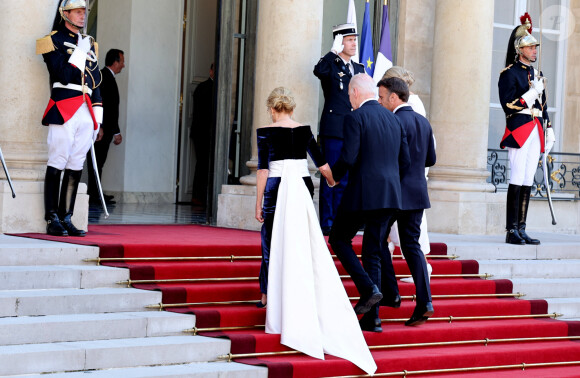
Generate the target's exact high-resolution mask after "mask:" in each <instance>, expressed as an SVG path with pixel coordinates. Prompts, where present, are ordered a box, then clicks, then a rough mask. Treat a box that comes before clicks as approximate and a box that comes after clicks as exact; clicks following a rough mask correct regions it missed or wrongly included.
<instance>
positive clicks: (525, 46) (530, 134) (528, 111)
mask: <svg viewBox="0 0 580 378" xmlns="http://www.w3.org/2000/svg"><path fill="white" fill-rule="evenodd" d="M520 21H521V23H522V25H520V26H517V27H516V28H515V29H514V30H513V31H512V34H511V36H510V40H509V42H508V50H507V55H506V64H505V65H506V67H505V68H504V69H503V71H502V72H501V73H500V76H499V83H498V87H499V98H500V102H501V106H502V108H503V110H504V112H505V115H506V129H505V133H504V136H503V138H502V140H501V143H500V147H501V148H507V149H508V157H509V161H510V168H511V173H510V182H509V187H508V193H507V203H506V205H507V208H506V230H507V234H506V243H509V244H520V245H523V244H535V245H537V244H540V241H539V240H538V239H532V238H531V237H529V236H528V234H527V233H526V218H527V214H528V205H529V202H530V193H531V190H532V184H533V182H534V175H535V173H536V169H537V167H538V161H539V159H540V153H541V152H544V148H546V149H548V150H549V149H551V148H552V146H553V145H554V142H555V140H556V139H555V137H554V131H553V130H552V125H551V123H550V120H549V118H548V111H547V110H548V106H547V104H546V94H545V91H544V78H543V75H542V73H541V72H538V71H537V70H535V69H534V67H533V66H532V63H534V62H535V61H536V59H537V47H538V46H539V45H540V44H539V43H538V41H537V40H536V38H534V37H533V36H532V35H531V32H532V21H531V18H530V16H529V14H528V13H526V14H524V15H523V16H522V17H520ZM544 125H546V127H547V130H546V137H545V138H544ZM544 139H545V140H544Z"/></svg>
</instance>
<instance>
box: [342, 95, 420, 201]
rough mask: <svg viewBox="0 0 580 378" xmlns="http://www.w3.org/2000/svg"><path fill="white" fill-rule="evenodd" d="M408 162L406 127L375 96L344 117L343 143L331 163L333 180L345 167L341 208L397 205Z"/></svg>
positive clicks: (400, 197)
mask: <svg viewBox="0 0 580 378" xmlns="http://www.w3.org/2000/svg"><path fill="white" fill-rule="evenodd" d="M409 165H410V158H409V146H408V145H407V137H406V133H405V129H404V128H403V126H402V125H401V123H400V122H399V120H398V119H397V117H395V116H394V115H393V113H391V112H390V111H388V110H387V109H385V108H384V107H382V106H381V105H380V104H379V103H378V102H377V101H376V100H370V101H368V102H366V103H364V104H363V105H362V106H361V107H360V108H358V109H357V110H355V111H353V112H352V113H350V114H348V115H347V116H346V117H345V118H344V144H343V146H342V152H341V156H340V158H339V159H338V161H337V162H336V164H335V165H334V166H333V167H332V174H333V176H334V179H335V180H336V181H340V179H341V178H342V177H343V176H344V175H345V173H346V172H347V171H348V172H349V173H348V174H349V176H348V183H347V185H346V189H345V191H344V194H343V197H342V200H341V203H340V208H343V209H344V210H346V211H367V210H378V209H400V208H401V204H402V195H401V179H400V177H403V176H404V175H405V173H406V171H407V170H408V168H409Z"/></svg>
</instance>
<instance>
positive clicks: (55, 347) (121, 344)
mask: <svg viewBox="0 0 580 378" xmlns="http://www.w3.org/2000/svg"><path fill="white" fill-rule="evenodd" d="M229 351H230V340H226V339H218V338H209V337H203V336H164V337H145V338H130V339H115V340H96V341H75V342H67V343H51V344H28V345H8V346H0V375H18V374H42V373H55V372H71V371H84V370H93V369H97V370H98V369H112V368H125V367H140V366H154V365H172V364H186V363H193V362H208V361H215V360H216V359H217V357H218V356H220V355H224V354H227V353H229Z"/></svg>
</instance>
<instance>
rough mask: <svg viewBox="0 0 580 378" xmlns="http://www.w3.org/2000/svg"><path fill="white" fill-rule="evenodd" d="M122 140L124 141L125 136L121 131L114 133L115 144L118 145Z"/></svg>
mask: <svg viewBox="0 0 580 378" xmlns="http://www.w3.org/2000/svg"><path fill="white" fill-rule="evenodd" d="M121 142H123V136H122V135H121V134H120V133H119V134H115V135H113V144H114V145H115V146H118V145H119V144H121Z"/></svg>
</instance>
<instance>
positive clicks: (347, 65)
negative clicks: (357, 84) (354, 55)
mask: <svg viewBox="0 0 580 378" xmlns="http://www.w3.org/2000/svg"><path fill="white" fill-rule="evenodd" d="M346 72H348V76H352V73H351V72H350V63H347V64H346Z"/></svg>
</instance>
